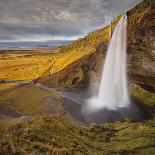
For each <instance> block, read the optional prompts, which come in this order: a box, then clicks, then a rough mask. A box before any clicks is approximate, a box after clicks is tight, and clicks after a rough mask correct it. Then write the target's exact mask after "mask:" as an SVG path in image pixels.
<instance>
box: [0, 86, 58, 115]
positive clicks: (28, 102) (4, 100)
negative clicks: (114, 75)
mask: <svg viewBox="0 0 155 155" xmlns="http://www.w3.org/2000/svg"><path fill="white" fill-rule="evenodd" d="M47 97H49V98H50V97H51V98H53V99H57V100H58V98H59V97H58V96H57V95H56V94H54V93H50V92H48V91H45V90H42V89H39V88H36V87H34V86H30V85H27V86H23V87H19V88H16V89H13V90H10V91H7V92H4V93H2V94H1V95H0V107H1V109H2V108H3V109H4V108H5V107H6V106H7V107H8V109H11V110H13V111H16V112H17V113H20V114H23V115H33V114H39V113H45V112H48V111H49V110H50V109H51V106H52V105H48V104H46V101H45V98H47ZM52 108H53V110H54V109H57V107H55V108H54V106H53V107H52ZM58 109H59V108H58ZM3 113H4V114H5V109H4V111H3Z"/></svg>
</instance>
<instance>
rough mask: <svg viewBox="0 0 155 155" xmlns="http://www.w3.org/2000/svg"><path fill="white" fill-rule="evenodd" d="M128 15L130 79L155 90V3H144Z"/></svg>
mask: <svg viewBox="0 0 155 155" xmlns="http://www.w3.org/2000/svg"><path fill="white" fill-rule="evenodd" d="M127 15H128V64H129V65H128V73H129V79H130V80H131V81H133V82H135V83H138V84H145V85H148V86H151V87H154V88H155V2H153V0H152V1H144V2H142V3H140V4H139V5H138V6H136V7H135V8H134V9H132V10H130V11H129V12H128V13H127Z"/></svg>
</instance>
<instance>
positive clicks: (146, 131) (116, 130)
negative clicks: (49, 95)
mask: <svg viewBox="0 0 155 155" xmlns="http://www.w3.org/2000/svg"><path fill="white" fill-rule="evenodd" d="M154 123H155V120H150V121H147V122H143V123H134V122H131V121H129V120H126V121H122V122H115V123H107V124H104V125H100V126H98V125H95V124H92V125H91V126H88V127H86V126H81V125H79V124H77V123H75V122H70V121H68V120H66V119H64V118H62V117H60V116H56V115H51V116H44V117H36V118H35V119H33V120H32V121H29V122H22V123H19V124H18V125H15V126H14V127H12V128H10V129H11V130H10V131H7V134H5V133H3V135H2V136H3V138H2V139H1V144H3V145H1V150H2V151H3V153H4V155H5V153H6V152H7V151H9V152H10V153H12V154H13V153H15V152H16V153H17V152H18V153H20V154H36V155H39V154H60V155H65V154H75V155H76V154H77V155H78V154H88V155H91V154H92V155H100V154H103V155H108V154H111V155H114V154H119V155H123V154H125V155H131V154H132V155H133V154H134V155H135V154H137V155H143V154H145V153H146V155H151V154H154V153H155V148H154V146H155V137H154V134H155V126H154ZM4 142H5V143H4ZM9 145H10V146H11V147H10V148H9V147H8V146H9ZM4 148H9V149H8V150H7V149H4Z"/></svg>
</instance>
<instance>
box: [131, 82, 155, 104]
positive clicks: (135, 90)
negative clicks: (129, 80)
mask: <svg viewBox="0 0 155 155" xmlns="http://www.w3.org/2000/svg"><path fill="white" fill-rule="evenodd" d="M130 92H131V94H132V96H134V97H135V98H136V99H138V100H139V101H140V102H142V103H144V104H146V105H149V106H151V107H153V106H154V105H155V94H154V93H151V92H149V91H146V90H144V89H142V88H141V87H140V86H138V85H134V86H132V87H130Z"/></svg>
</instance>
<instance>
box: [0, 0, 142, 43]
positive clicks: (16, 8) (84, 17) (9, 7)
mask: <svg viewBox="0 0 155 155" xmlns="http://www.w3.org/2000/svg"><path fill="white" fill-rule="evenodd" d="M138 2H140V0H0V41H12V40H51V39H76V38H78V37H79V36H83V35H86V34H87V33H88V32H90V31H93V30H95V29H97V28H99V27H101V26H103V25H105V24H107V23H108V22H110V20H112V19H113V18H114V17H115V16H116V15H118V14H120V13H122V12H125V11H127V10H129V9H130V8H132V7H134V6H135V5H136V4H137V3H138Z"/></svg>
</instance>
